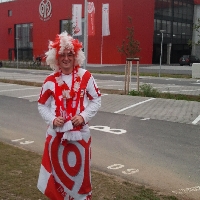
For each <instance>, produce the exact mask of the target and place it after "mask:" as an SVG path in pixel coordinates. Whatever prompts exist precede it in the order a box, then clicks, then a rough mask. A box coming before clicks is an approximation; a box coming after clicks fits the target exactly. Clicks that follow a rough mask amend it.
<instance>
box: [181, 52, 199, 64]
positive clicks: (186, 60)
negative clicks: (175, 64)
mask: <svg viewBox="0 0 200 200" xmlns="http://www.w3.org/2000/svg"><path fill="white" fill-rule="evenodd" d="M192 63H200V59H199V58H198V57H196V56H192V55H183V56H182V57H181V58H180V59H179V64H180V65H181V66H183V65H189V66H191V65H192Z"/></svg>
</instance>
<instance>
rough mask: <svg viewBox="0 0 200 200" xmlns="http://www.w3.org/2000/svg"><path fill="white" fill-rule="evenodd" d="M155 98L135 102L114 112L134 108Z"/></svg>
mask: <svg viewBox="0 0 200 200" xmlns="http://www.w3.org/2000/svg"><path fill="white" fill-rule="evenodd" d="M154 99H155V98H151V99H147V100H146V101H141V102H139V103H136V104H133V105H131V106H128V107H126V108H123V109H121V110H118V111H115V112H114V113H120V112H123V111H124V110H128V109H129V108H133V107H135V106H139V105H141V104H143V103H146V102H148V101H151V100H154Z"/></svg>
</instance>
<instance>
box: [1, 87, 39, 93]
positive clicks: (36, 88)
mask: <svg viewBox="0 0 200 200" xmlns="http://www.w3.org/2000/svg"><path fill="white" fill-rule="evenodd" d="M34 89H38V88H37V87H34V88H20V89H11V90H0V92H12V91H18V90H34Z"/></svg>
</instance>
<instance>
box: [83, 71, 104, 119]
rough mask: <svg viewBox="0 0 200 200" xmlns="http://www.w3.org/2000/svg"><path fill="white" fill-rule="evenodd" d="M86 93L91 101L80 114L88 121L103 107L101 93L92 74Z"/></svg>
mask: <svg viewBox="0 0 200 200" xmlns="http://www.w3.org/2000/svg"><path fill="white" fill-rule="evenodd" d="M86 95H87V97H88V99H89V103H88V104H87V106H86V107H85V109H84V111H82V112H81V113H80V115H81V116H82V117H83V119H84V121H85V123H88V122H89V121H90V120H91V119H92V118H93V117H94V116H95V115H96V113H97V111H98V110H99V108H100V107H101V93H100V90H99V88H98V86H97V84H96V81H95V79H94V77H93V76H92V75H91V76H90V79H89V81H88V83H87V87H86Z"/></svg>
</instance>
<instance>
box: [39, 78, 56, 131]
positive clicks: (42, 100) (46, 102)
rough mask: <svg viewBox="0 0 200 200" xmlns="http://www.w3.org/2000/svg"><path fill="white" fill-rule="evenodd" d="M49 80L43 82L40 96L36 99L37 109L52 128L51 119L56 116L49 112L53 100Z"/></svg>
mask: <svg viewBox="0 0 200 200" xmlns="http://www.w3.org/2000/svg"><path fill="white" fill-rule="evenodd" d="M50 88H51V82H48V81H47V82H45V83H44V84H43V86H42V90H41V93H40V97H39V99H38V111H39V113H40V115H41V116H42V118H43V119H44V120H45V122H46V123H47V124H48V125H49V126H51V127H52V128H53V121H54V119H55V118H56V117H55V116H54V114H53V113H52V112H51V102H52V100H53V96H52V94H53V92H52V90H51V89H50Z"/></svg>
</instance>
